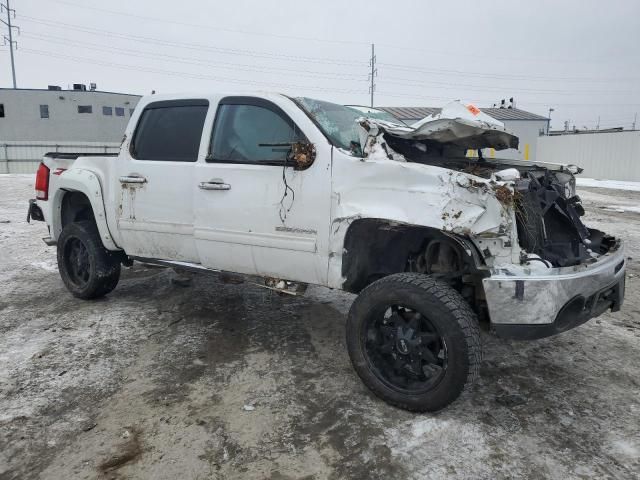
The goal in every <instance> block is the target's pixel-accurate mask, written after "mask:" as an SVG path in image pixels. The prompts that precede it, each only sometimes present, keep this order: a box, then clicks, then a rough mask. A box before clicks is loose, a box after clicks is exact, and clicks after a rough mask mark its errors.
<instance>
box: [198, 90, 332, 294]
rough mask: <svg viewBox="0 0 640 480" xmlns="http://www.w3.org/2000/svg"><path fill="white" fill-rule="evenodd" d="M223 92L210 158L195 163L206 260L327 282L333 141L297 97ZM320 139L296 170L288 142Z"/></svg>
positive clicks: (227, 266)
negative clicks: (309, 158)
mask: <svg viewBox="0 0 640 480" xmlns="http://www.w3.org/2000/svg"><path fill="white" fill-rule="evenodd" d="M276 102H278V100H277V99H274V101H270V100H266V99H264V98H258V97H226V98H223V99H222V100H221V101H220V103H219V105H218V107H217V111H216V114H215V120H214V121H213V124H214V125H213V128H212V135H211V141H210V143H209V146H208V153H207V156H206V159H205V161H204V162H198V163H197V164H196V184H197V185H198V188H197V191H196V194H195V202H194V208H195V238H196V244H197V248H198V253H199V256H200V259H201V262H202V263H203V265H205V266H208V267H210V268H217V269H222V270H230V271H235V272H240V273H249V274H258V275H262V276H271V277H277V278H285V279H290V280H297V281H303V282H308V283H325V282H326V277H327V266H328V256H327V255H328V238H329V233H328V232H329V214H330V188H331V182H330V178H331V148H330V145H329V144H328V142H327V140H326V139H325V138H324V137H323V136H322V134H321V133H320V132H319V130H318V129H317V128H316V127H315V125H313V123H312V122H311V120H310V119H309V118H308V117H306V115H305V114H304V113H303V112H302V110H300V109H299V108H298V107H297V106H296V105H295V104H294V103H293V102H292V101H291V100H289V99H286V98H285V97H280V101H279V102H278V103H276ZM307 140H308V141H309V142H311V143H313V144H314V145H315V148H316V152H317V155H316V158H315V161H314V163H313V164H312V165H311V166H310V167H308V168H307V169H305V170H294V168H293V165H292V163H291V161H290V160H288V152H289V150H290V146H289V145H288V144H290V143H292V142H296V141H307Z"/></svg>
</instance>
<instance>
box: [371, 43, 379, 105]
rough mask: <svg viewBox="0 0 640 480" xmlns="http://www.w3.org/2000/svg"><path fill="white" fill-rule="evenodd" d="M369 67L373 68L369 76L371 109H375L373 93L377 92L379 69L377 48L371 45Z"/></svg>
mask: <svg viewBox="0 0 640 480" xmlns="http://www.w3.org/2000/svg"><path fill="white" fill-rule="evenodd" d="M369 66H370V67H371V73H370V74H369V81H370V82H371V83H370V85H369V93H370V94H371V108H373V92H375V91H376V84H375V81H374V79H375V77H376V76H377V75H378V69H377V68H376V46H375V45H374V44H373V43H372V44H371V59H370V60H369Z"/></svg>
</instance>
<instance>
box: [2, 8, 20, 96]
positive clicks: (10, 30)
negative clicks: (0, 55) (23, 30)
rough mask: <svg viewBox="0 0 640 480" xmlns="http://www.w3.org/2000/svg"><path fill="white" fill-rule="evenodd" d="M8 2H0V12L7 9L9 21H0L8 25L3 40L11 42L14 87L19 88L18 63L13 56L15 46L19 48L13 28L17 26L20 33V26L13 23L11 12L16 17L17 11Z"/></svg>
mask: <svg viewBox="0 0 640 480" xmlns="http://www.w3.org/2000/svg"><path fill="white" fill-rule="evenodd" d="M6 2H7V3H6V4H4V3H0V13H2V11H3V10H6V12H7V21H6V22H5V21H4V20H2V19H0V22H2V23H4V24H5V25H6V26H7V30H8V36H7V35H3V37H2V38H3V40H4V43H5V45H6V44H7V43H8V44H9V52H11V76H12V77H13V88H18V86H17V83H16V63H15V59H14V56H13V47H14V46H15V48H16V50H17V49H18V42H16V41H15V40H14V39H13V29H14V28H15V29H16V30H18V33H20V27H17V26H16V25H11V13H13V18H16V11H15V10H14V9H13V8H11V6H10V5H9V0H6Z"/></svg>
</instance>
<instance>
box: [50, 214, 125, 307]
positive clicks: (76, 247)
mask: <svg viewBox="0 0 640 480" xmlns="http://www.w3.org/2000/svg"><path fill="white" fill-rule="evenodd" d="M57 243H58V271H59V272H60V277H61V278H62V281H63V282H64V284H65V286H66V287H67V290H69V291H70V292H71V294H72V295H73V296H74V297H78V298H82V299H85V300H89V299H92V298H99V297H102V296H104V295H106V294H107V293H109V292H111V291H112V290H113V289H114V288H116V285H117V284H118V280H119V279H120V260H119V258H118V257H117V256H116V255H115V254H113V253H112V252H110V251H109V250H107V249H106V248H104V246H103V245H102V241H101V240H100V234H99V232H98V229H97V227H96V225H95V223H94V222H92V221H90V220H83V221H80V222H74V223H69V224H68V225H66V226H65V227H64V228H63V229H62V233H61V234H60V238H58V242H57Z"/></svg>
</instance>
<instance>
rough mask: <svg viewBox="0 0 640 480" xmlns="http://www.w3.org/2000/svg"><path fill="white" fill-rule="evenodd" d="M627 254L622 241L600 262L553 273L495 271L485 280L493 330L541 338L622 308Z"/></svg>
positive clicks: (556, 269)
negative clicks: (518, 273) (495, 272)
mask: <svg viewBox="0 0 640 480" xmlns="http://www.w3.org/2000/svg"><path fill="white" fill-rule="evenodd" d="M625 267H626V265H625V257H624V249H623V246H622V243H619V244H618V245H616V247H614V249H612V251H611V252H609V253H608V254H607V255H604V256H603V257H601V258H600V259H598V261H597V262H595V263H592V264H588V265H580V266H576V267H565V268H555V269H550V270H551V272H550V273H547V272H546V271H542V272H541V273H531V274H529V275H510V274H509V273H508V272H506V273H500V274H494V275H492V276H491V277H488V278H485V279H484V280H483V285H484V290H485V295H486V299H487V305H488V307H489V315H490V317H491V327H492V330H493V331H494V332H495V333H496V334H497V335H498V336H501V337H505V338H516V339H527V340H530V339H536V338H543V337H548V336H551V335H555V334H557V333H561V332H564V331H566V330H569V329H571V328H574V327H577V326H578V325H581V324H583V323H584V322H586V321H587V320H589V319H591V318H594V317H597V316H599V315H601V314H603V313H604V312H606V311H608V310H611V311H613V312H615V311H618V310H620V307H621V305H622V302H623V300H624V290H625V288H624V287H625Z"/></svg>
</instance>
